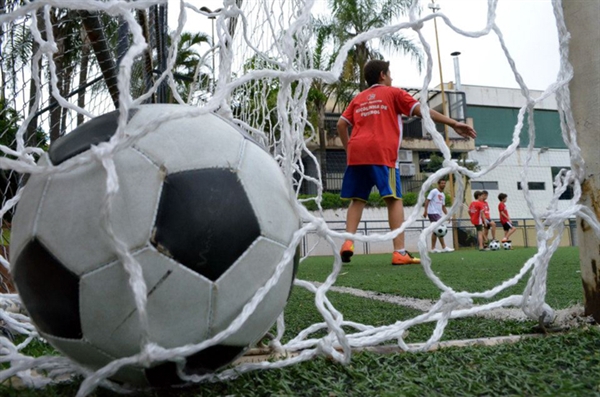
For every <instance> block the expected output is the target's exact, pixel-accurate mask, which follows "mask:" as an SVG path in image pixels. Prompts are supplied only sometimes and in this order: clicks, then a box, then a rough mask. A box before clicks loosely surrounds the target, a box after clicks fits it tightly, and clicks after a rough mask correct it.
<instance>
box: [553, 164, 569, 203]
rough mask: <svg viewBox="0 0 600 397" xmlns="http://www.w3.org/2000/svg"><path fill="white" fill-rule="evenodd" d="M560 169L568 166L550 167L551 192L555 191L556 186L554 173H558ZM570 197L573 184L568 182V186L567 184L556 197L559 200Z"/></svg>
mask: <svg viewBox="0 0 600 397" xmlns="http://www.w3.org/2000/svg"><path fill="white" fill-rule="evenodd" d="M562 169H566V170H570V168H569V167H552V191H553V192H554V191H556V186H554V178H556V175H558V173H559V172H560V170H562ZM572 198H573V184H570V185H569V186H567V190H565V191H564V192H563V194H561V195H560V197H559V198H558V199H559V200H571V199H572Z"/></svg>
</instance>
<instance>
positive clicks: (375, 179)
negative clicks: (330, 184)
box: [340, 165, 402, 201]
mask: <svg viewBox="0 0 600 397" xmlns="http://www.w3.org/2000/svg"><path fill="white" fill-rule="evenodd" d="M373 186H377V190H379V194H380V195H381V197H393V198H395V199H400V198H402V185H401V184H400V170H398V168H390V167H387V166H385V165H349V166H348V167H346V172H345V173H344V180H343V182H342V192H341V193H340V197H341V198H343V199H354V200H362V201H367V200H368V199H369V194H370V193H371V190H372V189H373Z"/></svg>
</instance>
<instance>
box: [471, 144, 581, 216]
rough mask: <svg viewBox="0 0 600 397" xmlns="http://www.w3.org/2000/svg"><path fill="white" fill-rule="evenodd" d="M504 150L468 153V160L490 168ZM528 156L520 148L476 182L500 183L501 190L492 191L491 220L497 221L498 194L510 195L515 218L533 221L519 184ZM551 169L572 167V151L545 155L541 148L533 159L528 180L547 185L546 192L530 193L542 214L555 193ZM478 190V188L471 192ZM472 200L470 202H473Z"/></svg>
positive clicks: (563, 205) (561, 205)
mask: <svg viewBox="0 0 600 397" xmlns="http://www.w3.org/2000/svg"><path fill="white" fill-rule="evenodd" d="M503 151H504V149H501V148H491V147H490V148H487V149H484V150H479V151H472V152H470V153H469V158H470V159H472V160H475V161H477V162H478V163H479V167H480V169H482V170H483V169H485V168H487V167H489V165H491V164H492V163H493V162H494V161H495V160H496V159H497V158H498V157H499V156H500V154H501V153H502V152H503ZM526 156H527V150H526V149H517V150H516V151H515V153H513V154H512V155H511V156H510V157H508V158H507V159H506V160H505V161H504V162H503V163H502V164H500V165H499V166H498V167H496V168H495V169H493V170H491V171H490V172H489V173H488V174H486V175H484V176H482V177H480V178H477V179H473V181H496V182H498V190H490V189H487V190H488V191H489V193H490V194H489V200H488V202H489V205H490V209H491V212H492V214H491V215H492V217H493V218H494V219H498V217H499V215H498V199H497V196H498V194H499V193H506V194H507V195H508V202H507V207H508V211H509V214H510V216H511V217H512V218H532V216H531V214H530V212H529V209H528V207H527V203H526V202H525V198H524V196H523V190H518V188H517V182H520V181H521V172H522V171H523V164H524V163H525V160H526ZM552 167H564V168H569V167H570V158H569V151H568V150H566V149H549V150H548V151H546V152H544V153H540V149H535V151H534V155H533V158H532V160H531V162H530V164H529V178H528V179H529V181H530V182H544V183H545V188H546V189H545V190H531V191H530V192H529V193H530V195H531V197H532V199H533V201H534V203H535V205H536V208H537V210H538V211H542V210H544V209H545V208H546V206H547V205H548V204H549V203H550V200H551V199H552V196H553V194H554V190H553V180H552V171H551V168H552ZM472 190H475V189H472ZM471 201H472V197H469V198H468V199H467V202H471ZM568 205H569V201H568V200H560V201H559V209H564V208H567V207H568Z"/></svg>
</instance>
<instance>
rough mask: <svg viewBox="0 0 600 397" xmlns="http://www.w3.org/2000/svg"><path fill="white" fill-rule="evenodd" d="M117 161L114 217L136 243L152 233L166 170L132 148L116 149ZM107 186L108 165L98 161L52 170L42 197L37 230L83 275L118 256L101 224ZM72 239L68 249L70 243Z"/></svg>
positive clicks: (119, 230) (120, 232) (121, 233)
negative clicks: (64, 171) (162, 171)
mask: <svg viewBox="0 0 600 397" xmlns="http://www.w3.org/2000/svg"><path fill="white" fill-rule="evenodd" d="M115 166H116V169H117V174H118V176H119V191H118V193H117V195H116V196H115V198H114V200H113V203H112V211H111V216H110V221H111V224H112V227H113V229H114V232H115V234H116V236H117V237H118V238H119V239H120V240H121V241H123V242H124V243H125V244H126V245H127V247H128V248H129V249H135V248H137V247H141V246H143V245H145V244H146V243H147V241H148V239H149V237H150V233H151V230H152V223H153V220H154V213H155V210H156V205H157V202H158V196H159V193H160V187H161V184H162V176H161V174H160V172H159V170H158V168H157V167H156V166H155V165H154V164H152V163H151V162H150V161H149V160H148V159H147V158H146V157H144V156H143V155H142V154H140V153H138V152H136V151H135V150H133V149H125V150H123V151H121V152H119V153H117V154H116V156H115ZM74 181H77V183H74ZM105 192H106V173H105V170H104V168H103V167H102V165H101V164H100V163H99V162H96V161H94V162H91V163H88V164H85V165H82V166H80V167H77V168H75V169H74V170H71V171H68V172H66V173H61V174H56V175H53V176H52V180H51V182H50V184H49V186H48V188H47V189H46V193H45V196H44V200H43V202H42V203H41V207H40V212H39V213H40V214H39V216H38V220H37V223H36V224H37V231H36V235H39V236H40V238H41V239H42V240H43V241H44V242H45V243H46V244H47V248H48V249H49V250H50V251H52V252H53V253H54V254H55V255H56V256H57V258H58V259H59V260H60V261H61V262H62V263H63V264H65V266H67V267H69V269H71V270H72V271H73V272H75V273H76V274H78V275H81V274H84V273H86V272H88V271H91V270H93V269H95V268H98V267H100V266H101V265H103V264H106V263H109V262H111V261H113V260H115V259H116V255H115V253H114V251H115V249H114V244H113V242H112V241H111V240H110V239H109V237H108V236H107V234H106V233H105V232H104V231H103V226H102V216H101V214H102V208H103V205H104V201H105ZM67 242H68V247H69V249H65V244H66V243H67Z"/></svg>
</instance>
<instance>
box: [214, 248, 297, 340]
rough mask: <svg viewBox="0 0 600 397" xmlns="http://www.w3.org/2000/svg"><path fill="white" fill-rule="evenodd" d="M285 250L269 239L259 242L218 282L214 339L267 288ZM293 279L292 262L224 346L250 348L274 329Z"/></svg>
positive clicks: (215, 294) (215, 298)
mask: <svg viewBox="0 0 600 397" xmlns="http://www.w3.org/2000/svg"><path fill="white" fill-rule="evenodd" d="M285 249H286V247H285V246H283V245H281V244H279V243H276V242H274V241H272V240H268V239H266V238H263V237H261V238H259V239H258V240H257V241H256V243H254V244H253V245H252V247H250V249H248V251H246V253H244V255H243V256H241V257H240V258H239V259H238V260H237V261H236V263H235V264H234V265H233V266H232V267H231V268H230V269H229V270H228V271H227V272H226V273H225V274H223V275H222V276H221V277H220V278H219V279H218V280H217V281H216V282H215V285H216V288H215V292H214V294H213V300H212V302H213V313H212V317H213V320H212V327H211V334H212V335H211V336H214V335H216V334H217V333H218V332H221V331H223V330H224V329H225V328H227V327H228V326H229V324H231V322H232V321H233V320H234V319H235V318H236V317H237V316H238V315H239V314H240V312H241V310H242V308H243V307H244V305H245V304H246V303H248V302H249V301H250V299H251V298H252V296H253V295H254V294H255V292H256V291H257V290H258V289H259V288H260V287H262V286H264V285H265V283H266V282H267V280H268V279H269V278H270V277H271V276H272V275H273V273H274V270H275V266H274V265H275V264H277V263H279V261H280V260H281V258H283V253H284V251H285ZM293 277H294V264H293V260H292V261H290V263H288V264H287V265H286V268H285V270H284V272H283V273H282V275H281V277H280V279H279V282H278V283H277V284H276V285H274V286H273V288H272V289H271V290H270V291H269V292H268V293H267V295H266V296H265V297H264V299H263V300H262V302H261V303H260V304H259V305H258V307H257V308H256V311H255V312H254V314H253V315H252V316H251V317H250V318H248V319H247V320H246V322H245V323H244V325H242V328H240V330H239V331H238V332H236V333H235V334H233V335H231V336H230V337H228V338H227V339H225V341H224V342H223V343H224V344H229V345H241V346H244V345H248V344H252V343H255V342H256V341H257V340H258V339H260V338H261V337H262V336H264V334H265V333H266V332H267V331H268V330H269V329H270V328H271V326H272V325H273V323H274V322H275V320H277V318H276V317H272V314H273V313H281V311H282V310H283V307H284V306H285V303H286V301H287V297H288V295H289V293H290V290H291V288H292V283H293Z"/></svg>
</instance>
